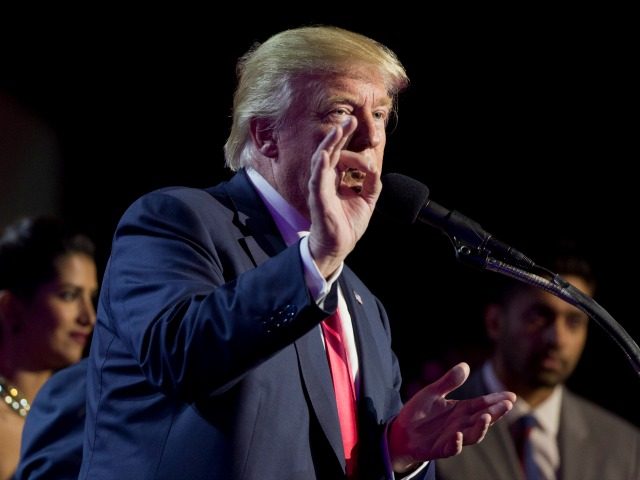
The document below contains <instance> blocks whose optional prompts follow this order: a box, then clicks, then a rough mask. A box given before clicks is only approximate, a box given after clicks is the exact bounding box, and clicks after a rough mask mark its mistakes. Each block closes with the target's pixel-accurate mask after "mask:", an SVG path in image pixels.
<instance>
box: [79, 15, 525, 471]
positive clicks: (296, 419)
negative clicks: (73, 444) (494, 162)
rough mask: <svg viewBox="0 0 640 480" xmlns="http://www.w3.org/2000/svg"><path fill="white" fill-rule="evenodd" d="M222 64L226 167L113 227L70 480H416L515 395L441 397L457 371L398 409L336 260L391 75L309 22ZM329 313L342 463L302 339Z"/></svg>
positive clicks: (325, 369) (357, 208) (369, 177)
mask: <svg viewBox="0 0 640 480" xmlns="http://www.w3.org/2000/svg"><path fill="white" fill-rule="evenodd" d="M238 72H239V84H238V87H237V90H236V93H235V97H234V111H233V125H232V131H231V134H230V136H229V139H228V141H227V144H226V146H225V154H226V159H227V164H228V166H229V167H230V168H231V169H233V170H235V171H237V173H236V175H235V176H234V177H233V178H232V179H231V180H230V181H229V182H226V183H222V184H220V185H218V186H216V187H213V188H210V189H207V190H196V189H188V188H168V189H164V190H160V191H157V192H153V193H151V194H148V195H145V196H143V197H142V198H141V199H139V200H138V201H136V202H135V203H134V204H133V205H132V206H131V207H130V208H129V209H128V210H127V212H126V213H125V214H124V216H123V217H122V219H121V221H120V223H119V225H118V227H117V229H116V233H115V238H114V242H113V249H112V254H111V258H110V260H109V264H108V266H107V268H106V272H105V276H104V283H103V287H102V291H101V297H100V303H99V313H98V323H97V327H96V331H95V336H94V339H93V343H92V348H91V354H90V358H89V365H88V375H87V395H88V400H87V420H86V427H85V436H84V451H83V463H82V467H81V471H80V477H79V478H81V479H85V480H86V479H90V480H101V479H114V478H118V479H129V478H131V479H136V480H142V479H172V480H173V479H177V478H184V479H189V480H197V479H224V480H232V479H247V480H249V479H274V480H285V479H286V480H293V479H300V480H313V479H322V480H327V479H340V478H356V477H357V478H361V479H382V478H394V472H395V475H396V478H428V477H430V478H433V470H434V468H433V463H434V462H431V461H430V460H433V459H435V458H440V457H446V456H450V455H454V454H456V453H458V452H460V451H461V449H462V446H463V445H465V444H472V443H476V442H478V441H480V440H481V439H482V438H483V437H484V435H485V434H486V432H487V429H488V428H489V426H490V424H491V423H492V422H494V421H495V420H497V419H498V418H500V417H501V416H502V415H504V413H506V412H507V411H508V410H509V409H510V408H511V406H512V402H513V401H515V396H514V395H513V394H512V393H509V392H500V393H496V394H491V395H486V396H483V397H478V398H475V399H472V400H467V401H462V402H456V401H454V400H449V399H446V398H445V396H446V395H447V394H448V393H449V392H450V391H452V390H453V389H455V388H456V387H458V386H459V385H461V384H462V383H463V382H464V380H465V379H466V377H467V376H468V373H469V369H468V366H467V365H466V364H464V363H463V364H459V365H457V366H456V367H454V368H453V369H452V370H451V371H449V372H448V373H447V374H446V375H444V376H443V377H442V378H441V379H439V380H438V381H436V382H434V383H433V384H432V385H430V386H427V387H426V388H425V389H424V390H422V391H420V392H419V393H418V394H417V395H416V396H415V397H414V398H413V399H411V401H410V402H408V403H407V405H405V406H404V407H402V404H401V401H400V396H399V393H398V392H399V387H400V375H399V368H398V365H397V362H396V357H395V356H394V354H393V352H392V351H391V346H390V345H391V338H390V333H389V323H388V320H387V316H386V314H385V311H384V309H383V307H382V305H381V304H380V302H379V301H378V300H377V299H376V298H375V297H374V296H373V295H372V293H371V292H370V291H369V290H368V289H367V288H366V287H365V285H364V284H363V283H362V282H361V281H360V280H359V279H358V278H357V277H356V276H355V274H354V273H353V272H352V271H350V270H349V269H348V268H347V267H346V266H344V259H345V258H346V256H347V255H348V254H349V252H350V251H351V250H352V249H353V248H354V246H355V244H356V243H357V241H358V240H359V239H360V237H361V236H362V234H363V233H364V232H365V230H366V228H367V225H368V223H369V220H370V217H371V215H372V213H373V210H374V207H375V204H376V201H377V199H378V196H379V194H380V190H381V182H380V171H381V167H382V159H383V153H384V147H385V140H386V134H385V129H386V125H387V122H388V120H389V118H390V117H391V116H392V115H393V107H394V102H395V98H396V95H397V93H398V92H399V91H400V90H402V89H403V88H404V87H405V86H406V84H407V77H406V74H405V71H404V69H403V67H402V65H401V64H400V63H399V62H398V60H397V59H396V57H395V55H394V54H393V53H392V52H390V51H389V50H388V49H386V48H385V47H383V46H382V45H380V44H379V43H377V42H375V41H373V40H371V39H369V38H367V37H364V36H362V35H358V34H355V33H352V32H348V31H345V30H342V29H337V28H331V27H308V28H300V29H294V30H288V31H285V32H282V33H280V34H277V35H275V36H273V37H271V38H270V39H269V40H267V41H266V42H265V43H263V44H262V45H260V46H258V47H256V48H254V49H252V50H251V51H250V52H249V53H248V54H246V55H245V56H244V57H243V58H242V59H241V60H240V64H239V69H238ZM336 309H339V311H340V319H341V329H342V342H343V345H344V346H345V347H344V348H345V349H346V353H347V358H348V364H349V365H348V366H349V375H350V379H351V382H352V383H351V387H350V388H352V389H353V391H354V392H355V398H356V399H357V416H356V419H357V422H356V423H357V443H356V444H355V447H354V448H353V449H349V451H345V448H344V447H343V437H342V435H341V423H340V421H339V416H340V414H339V412H338V407H337V404H336V396H335V394H334V387H333V383H332V374H331V370H330V366H329V362H328V361H327V356H328V345H327V344H328V343H329V342H328V341H327V340H325V339H324V337H323V334H322V331H321V328H320V324H321V322H323V320H325V319H327V318H328V317H331V316H332V314H333V313H334V312H335V311H336ZM425 462H426V464H425ZM348 465H350V468H347V466H348Z"/></svg>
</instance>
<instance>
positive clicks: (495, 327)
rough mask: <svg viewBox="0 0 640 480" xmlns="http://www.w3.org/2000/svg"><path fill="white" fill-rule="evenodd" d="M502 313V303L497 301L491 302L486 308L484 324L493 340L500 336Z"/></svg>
mask: <svg viewBox="0 0 640 480" xmlns="http://www.w3.org/2000/svg"><path fill="white" fill-rule="evenodd" d="M502 315H503V311H502V305H499V304H497V303H490V304H489V305H487V306H486V307H485V309H484V326H485V328H486V329H487V335H488V336H489V338H490V339H491V340H493V341H496V340H497V339H498V337H499V336H500V330H501V324H502Z"/></svg>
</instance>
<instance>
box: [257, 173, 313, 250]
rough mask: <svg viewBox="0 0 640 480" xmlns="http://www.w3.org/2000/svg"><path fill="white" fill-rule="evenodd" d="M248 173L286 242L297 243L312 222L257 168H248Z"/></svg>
mask: <svg viewBox="0 0 640 480" xmlns="http://www.w3.org/2000/svg"><path fill="white" fill-rule="evenodd" d="M247 175H248V177H249V179H250V180H251V183H253V186H254V187H255V188H256V190H257V191H258V195H259V196H260V198H261V199H262V201H263V202H264V203H265V205H266V206H267V209H268V210H269V213H270V214H271V217H272V218H273V221H274V222H275V223H276V226H277V227H278V230H279V231H280V234H281V235H282V238H283V239H284V241H285V243H286V244H287V245H292V244H294V243H296V242H297V241H298V239H299V238H300V234H302V233H305V232H307V231H308V230H309V228H310V226H311V222H310V221H309V220H307V219H306V218H305V217H304V216H303V215H302V214H301V213H300V212H299V211H298V210H296V209H295V208H294V207H293V206H292V205H291V204H290V203H288V202H287V201H286V200H285V199H284V198H283V197H282V195H280V193H278V191H277V190H276V189H275V188H273V186H272V185H271V184H270V183H269V182H267V180H266V179H265V178H264V177H263V176H262V175H260V174H259V173H258V172H257V171H256V170H255V169H253V168H247Z"/></svg>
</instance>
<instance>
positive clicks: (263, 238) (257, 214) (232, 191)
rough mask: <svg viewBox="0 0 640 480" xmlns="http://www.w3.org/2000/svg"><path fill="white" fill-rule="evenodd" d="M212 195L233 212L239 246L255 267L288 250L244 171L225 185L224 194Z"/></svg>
mask: <svg viewBox="0 0 640 480" xmlns="http://www.w3.org/2000/svg"><path fill="white" fill-rule="evenodd" d="M210 193H211V194H212V195H213V196H214V197H216V198H217V199H218V200H219V201H220V202H222V203H224V204H225V205H226V206H227V207H228V208H229V209H230V210H231V211H232V212H233V224H234V225H235V226H236V227H237V228H238V230H239V232H240V235H239V236H238V243H239V244H240V246H241V247H242V249H243V250H244V251H245V252H246V253H247V255H248V256H249V258H250V259H251V261H252V263H253V265H254V266H256V267H257V266H258V265H260V264H261V263H263V262H264V261H266V260H267V259H269V258H270V257H273V256H274V255H276V254H278V253H279V252H281V251H282V250H284V249H285V248H286V245H285V243H284V240H283V239H282V236H281V235H280V232H279V231H278V227H277V226H276V224H275V222H274V221H273V219H272V218H271V215H270V214H269V211H268V210H267V207H266V206H265V205H264V203H263V202H262V199H261V198H260V197H259V195H258V193H257V192H256V190H255V188H254V187H253V185H252V184H251V181H250V180H249V178H248V177H247V174H246V172H245V171H244V170H241V171H240V172H238V173H237V174H236V175H234V177H233V178H232V179H231V180H230V181H229V182H227V183H226V184H224V186H223V187H222V191H219V190H217V189H213V190H210Z"/></svg>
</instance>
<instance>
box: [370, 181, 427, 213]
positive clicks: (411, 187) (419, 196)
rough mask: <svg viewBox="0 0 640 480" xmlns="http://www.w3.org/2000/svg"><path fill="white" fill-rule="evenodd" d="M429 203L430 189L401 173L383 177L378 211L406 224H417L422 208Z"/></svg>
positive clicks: (377, 206)
mask: <svg viewBox="0 0 640 480" xmlns="http://www.w3.org/2000/svg"><path fill="white" fill-rule="evenodd" d="M428 201H429V188H428V187H427V186H426V185H425V184H424V183H421V182H419V181H418V180H415V179H413V178H411V177H407V176H406V175H402V174H400V173H388V174H386V175H383V176H382V193H381V194H380V198H379V199H378V203H377V205H376V209H377V210H378V211H379V212H382V213H383V214H384V215H386V216H388V217H392V218H395V219H396V220H397V221H399V222H401V223H405V224H411V223H415V221H416V220H417V218H418V214H419V213H420V210H422V207H424V206H425V205H426V204H427V202H428Z"/></svg>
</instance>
